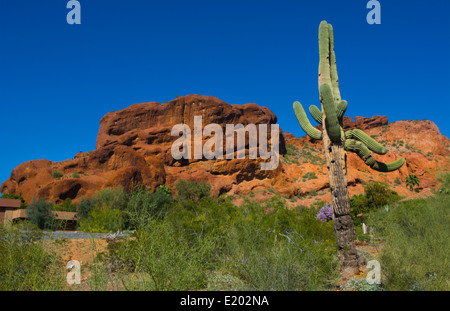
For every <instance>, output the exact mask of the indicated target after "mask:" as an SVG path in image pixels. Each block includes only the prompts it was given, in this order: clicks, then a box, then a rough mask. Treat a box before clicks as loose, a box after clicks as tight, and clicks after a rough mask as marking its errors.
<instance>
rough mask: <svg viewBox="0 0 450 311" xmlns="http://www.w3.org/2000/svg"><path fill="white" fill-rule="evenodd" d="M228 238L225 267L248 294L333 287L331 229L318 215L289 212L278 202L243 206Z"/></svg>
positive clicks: (275, 200)
mask: <svg viewBox="0 0 450 311" xmlns="http://www.w3.org/2000/svg"><path fill="white" fill-rule="evenodd" d="M240 210H242V215H241V216H240V217H239V218H238V219H237V220H236V222H235V225H234V226H233V228H232V230H230V237H229V238H228V239H227V248H226V250H227V253H226V255H227V256H224V257H225V258H230V260H226V261H225V262H226V266H227V267H228V268H229V269H230V271H231V272H232V274H234V275H236V276H237V277H238V278H239V279H241V280H242V281H243V282H245V284H247V286H248V287H249V288H250V289H251V290H277V291H279V290H284V291H289V290H323V289H327V288H330V287H331V286H332V284H334V282H335V280H336V278H337V276H338V274H337V273H336V271H337V270H336V268H337V264H338V261H337V258H336V257H335V253H336V245H335V241H334V234H333V225H332V224H331V222H330V223H321V222H320V221H319V220H317V219H316V218H315V216H316V211H315V210H312V209H307V208H301V209H299V210H298V211H291V210H289V209H287V208H286V207H285V203H284V201H283V200H281V199H280V198H277V197H274V198H272V199H271V200H270V201H268V202H266V204H264V205H262V206H261V205H260V204H258V203H256V204H254V203H250V202H247V203H246V204H245V205H244V206H243V207H242V208H241V209H240Z"/></svg>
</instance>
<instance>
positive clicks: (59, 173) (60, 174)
mask: <svg viewBox="0 0 450 311" xmlns="http://www.w3.org/2000/svg"><path fill="white" fill-rule="evenodd" d="M63 176H64V174H63V173H62V172H61V171H54V172H53V173H52V177H53V178H56V179H59V178H61V177H63Z"/></svg>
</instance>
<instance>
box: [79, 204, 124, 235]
mask: <svg viewBox="0 0 450 311" xmlns="http://www.w3.org/2000/svg"><path fill="white" fill-rule="evenodd" d="M79 229H80V230H81V231H84V232H95V233H108V232H117V231H120V230H123V229H124V221H123V217H122V212H121V211H120V210H119V209H117V208H112V207H110V206H107V205H102V206H99V205H97V206H96V207H95V208H94V209H93V210H92V211H90V212H89V213H88V217H86V218H83V219H81V220H80V221H79Z"/></svg>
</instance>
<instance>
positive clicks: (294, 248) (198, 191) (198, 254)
mask: <svg viewBox="0 0 450 311" xmlns="http://www.w3.org/2000/svg"><path fill="white" fill-rule="evenodd" d="M441 183H442V185H441V188H440V190H439V191H438V193H437V194H436V196H435V197H432V198H429V199H420V200H412V201H408V202H403V203H400V202H399V199H400V197H399V196H398V195H397V194H396V193H395V192H394V191H392V190H390V189H389V188H388V186H387V185H386V184H383V183H378V182H374V183H368V184H366V186H365V191H364V194H362V195H359V196H353V198H352V210H353V212H352V213H353V216H355V215H356V214H357V213H361V212H362V213H364V215H365V217H366V223H367V224H368V226H369V231H370V235H367V234H366V235H363V234H362V233H360V234H358V235H357V237H358V238H360V237H361V238H362V239H363V240H365V241H367V242H368V243H373V244H372V245H381V247H380V249H379V252H380V254H379V255H378V256H377V258H376V259H377V260H378V261H379V262H380V264H381V267H382V269H381V272H382V284H380V285H370V284H368V283H367V282H366V281H365V280H364V279H362V280H350V281H349V282H347V283H346V284H345V285H343V286H341V290H345V291H347V290H351V291H367V290H370V291H371V290H449V289H450V288H449V272H450V271H449V267H448V255H449V253H448V249H450V245H449V241H450V236H449V235H450V232H449V230H448V222H449V220H450V219H449V212H448V204H447V202H448V199H449V192H450V191H449V190H450V174H444V175H442V177H441ZM175 188H176V189H177V194H176V195H175V196H173V194H172V192H171V190H170V189H169V188H168V187H166V186H162V187H160V188H158V189H157V190H156V191H155V192H153V193H151V192H149V191H148V190H145V189H142V188H137V187H135V188H134V189H133V191H132V192H131V193H129V194H128V193H126V192H125V191H123V189H122V188H120V187H119V188H116V189H104V190H102V191H99V192H97V193H96V194H95V195H94V198H84V199H82V200H81V201H80V203H79V204H78V206H76V205H75V204H74V203H72V202H71V200H70V199H66V200H65V201H64V202H63V203H61V204H59V205H57V206H53V205H52V204H51V203H48V202H45V201H44V200H39V201H34V202H33V203H32V204H30V207H29V208H28V211H27V213H30V212H31V217H30V222H33V223H35V224H36V226H34V225H33V227H30V225H27V222H24V223H21V224H16V225H14V226H12V227H10V228H3V227H0V290H63V289H67V285H66V282H65V276H66V273H67V271H66V270H65V263H62V262H58V260H57V256H56V255H55V254H54V253H53V252H52V251H50V250H49V249H46V247H45V244H44V241H43V240H42V234H41V233H40V231H39V230H38V229H37V226H39V227H40V228H42V229H52V228H54V222H53V221H52V219H51V211H52V210H73V209H74V207H77V209H78V213H79V217H80V218H81V220H80V224H79V225H80V229H81V230H84V231H88V232H116V231H118V230H128V229H132V230H135V231H134V234H133V236H132V238H131V239H119V240H118V241H117V242H116V243H110V244H109V245H108V251H107V252H104V253H101V254H100V255H99V256H98V257H97V258H96V259H95V260H94V262H93V263H92V264H90V265H89V267H88V269H89V271H90V273H91V274H90V277H89V280H88V283H89V288H90V289H91V290H105V289H107V288H108V286H109V285H108V284H112V283H114V284H116V286H119V287H121V288H123V289H125V290H177V291H178V290H180V291H185V290H203V289H206V290H258V291H259V290H333V289H335V287H336V285H337V280H338V277H339V273H338V269H337V268H338V264H339V262H338V259H337V258H336V255H335V254H336V243H335V237H334V230H333V221H328V222H323V223H322V222H321V221H320V220H319V219H317V212H318V209H319V208H321V207H323V206H324V205H325V204H326V202H323V201H317V202H315V203H314V204H313V205H312V207H311V208H306V207H298V208H296V209H288V208H287V206H286V201H285V200H284V199H283V198H281V197H280V196H279V195H275V196H273V197H271V198H270V199H268V200H267V201H265V202H264V203H258V202H253V201H251V200H250V199H248V198H244V203H243V205H242V206H239V207H237V206H236V205H234V204H233V202H232V200H233V198H232V197H229V196H226V195H222V196H220V197H211V195H210V186H209V185H207V184H205V183H195V182H191V181H179V182H178V183H177V184H176V187H175ZM33 213H34V214H33ZM359 227H360V226H357V229H359ZM23 229H26V230H23ZM380 243H381V244H380ZM358 256H359V257H360V258H364V259H365V261H366V262H367V261H368V260H372V259H375V258H373V256H372V255H371V254H369V253H367V252H359V254H358ZM111 282H112V283H111Z"/></svg>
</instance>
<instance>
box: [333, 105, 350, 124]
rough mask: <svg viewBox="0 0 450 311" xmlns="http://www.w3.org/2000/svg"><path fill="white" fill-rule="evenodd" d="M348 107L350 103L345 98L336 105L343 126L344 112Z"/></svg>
mask: <svg viewBox="0 0 450 311" xmlns="http://www.w3.org/2000/svg"><path fill="white" fill-rule="evenodd" d="M347 107H348V103H347V101H345V100H341V101H340V102H339V104H338V105H337V107H336V113H337V117H338V119H339V123H340V124H341V126H342V121H343V117H344V114H345V112H346V111H347Z"/></svg>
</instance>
